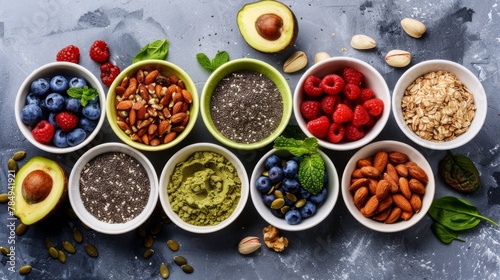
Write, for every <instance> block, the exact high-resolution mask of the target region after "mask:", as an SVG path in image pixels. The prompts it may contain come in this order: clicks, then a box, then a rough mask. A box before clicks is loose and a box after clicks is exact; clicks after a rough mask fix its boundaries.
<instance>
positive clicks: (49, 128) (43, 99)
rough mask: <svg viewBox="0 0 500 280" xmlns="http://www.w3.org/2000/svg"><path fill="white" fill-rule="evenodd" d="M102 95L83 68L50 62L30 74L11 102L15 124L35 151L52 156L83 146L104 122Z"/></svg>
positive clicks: (93, 80) (96, 80)
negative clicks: (13, 101)
mask: <svg viewBox="0 0 500 280" xmlns="http://www.w3.org/2000/svg"><path fill="white" fill-rule="evenodd" d="M105 99H106V97H105V95H104V90H103V88H102V86H101V84H100V82H99V80H98V79H97V78H96V77H95V76H94V75H93V74H92V73H91V72H90V71H89V70H87V69H86V68H84V67H82V66H80V65H78V64H75V63H70V62H53V63H49V64H46V65H43V66H42V67H40V68H38V69H36V70H35V71H33V72H32V73H31V74H30V75H29V76H28V77H27V78H26V79H25V80H24V82H23V83H22V84H21V86H20V88H19V91H18V93H17V96H16V100H15V107H14V110H15V117H16V122H17V125H18V127H19V130H21V133H22V134H23V136H24V137H25V138H26V139H28V141H29V142H30V143H31V144H33V145H34V146H36V147H37V148H39V149H41V150H43V151H46V152H50V153H55V154H63V153H69V152H73V151H76V150H78V149H80V148H82V147H84V146H86V145H87V144H88V143H89V142H90V141H92V139H94V137H95V136H96V135H97V133H98V132H99V130H100V128H101V127H102V125H103V123H104V119H105V117H104V114H105V109H104V106H105V102H104V101H105Z"/></svg>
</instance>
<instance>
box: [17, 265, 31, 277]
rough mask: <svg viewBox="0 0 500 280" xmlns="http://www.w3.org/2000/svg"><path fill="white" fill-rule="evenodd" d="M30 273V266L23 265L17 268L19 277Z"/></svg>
mask: <svg viewBox="0 0 500 280" xmlns="http://www.w3.org/2000/svg"><path fill="white" fill-rule="evenodd" d="M30 272H31V265H29V264H27V265H23V266H21V268H19V274H21V275H27V274H28V273H30Z"/></svg>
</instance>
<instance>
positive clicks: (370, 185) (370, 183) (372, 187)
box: [368, 178, 378, 195]
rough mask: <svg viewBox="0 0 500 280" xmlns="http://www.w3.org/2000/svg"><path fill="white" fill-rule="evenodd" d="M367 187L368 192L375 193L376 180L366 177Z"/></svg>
mask: <svg viewBox="0 0 500 280" xmlns="http://www.w3.org/2000/svg"><path fill="white" fill-rule="evenodd" d="M368 180H369V181H368V189H369V190H370V193H371V194H372V195H376V194H377V185H378V181H377V180H375V179H371V178H370V179H368Z"/></svg>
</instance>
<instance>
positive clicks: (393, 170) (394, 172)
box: [385, 163, 399, 182]
mask: <svg viewBox="0 0 500 280" xmlns="http://www.w3.org/2000/svg"><path fill="white" fill-rule="evenodd" d="M385 171H386V172H387V174H388V175H389V176H391V178H392V180H394V181H395V182H397V181H398V179H399V174H398V171H397V170H396V167H394V165H392V163H388V164H387V167H386V168H385Z"/></svg>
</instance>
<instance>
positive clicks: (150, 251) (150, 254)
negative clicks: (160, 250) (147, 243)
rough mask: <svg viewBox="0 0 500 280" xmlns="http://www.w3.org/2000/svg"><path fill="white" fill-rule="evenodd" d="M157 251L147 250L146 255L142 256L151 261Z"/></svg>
mask: <svg viewBox="0 0 500 280" xmlns="http://www.w3.org/2000/svg"><path fill="white" fill-rule="evenodd" d="M154 252H155V250H153V249H147V250H146V251H144V254H143V255H142V256H143V257H144V258H145V259H149V258H151V257H152V256H153V254H154Z"/></svg>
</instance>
